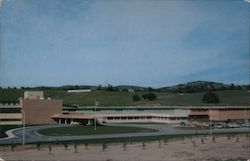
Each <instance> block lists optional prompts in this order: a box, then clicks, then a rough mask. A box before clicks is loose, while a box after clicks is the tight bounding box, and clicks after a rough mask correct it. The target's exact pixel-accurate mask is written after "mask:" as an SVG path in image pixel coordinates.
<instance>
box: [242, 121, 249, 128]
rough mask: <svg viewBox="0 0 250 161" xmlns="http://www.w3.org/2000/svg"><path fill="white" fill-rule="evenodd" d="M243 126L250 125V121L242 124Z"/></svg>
mask: <svg viewBox="0 0 250 161" xmlns="http://www.w3.org/2000/svg"><path fill="white" fill-rule="evenodd" d="M241 127H250V122H245V123H243V124H241Z"/></svg>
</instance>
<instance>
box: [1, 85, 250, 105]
mask: <svg viewBox="0 0 250 161" xmlns="http://www.w3.org/2000/svg"><path fill="white" fill-rule="evenodd" d="M23 92H24V90H22V89H1V90H0V102H3V101H17V100H18V98H19V97H23ZM44 92H45V97H51V98H54V99H63V103H64V104H65V105H70V104H78V105H80V106H93V105H94V101H95V99H96V100H97V101H98V102H100V104H99V105H100V106H136V105H206V104H204V103H202V96H203V94H204V92H200V93H170V92H154V93H155V94H156V95H157V100H156V101H147V100H143V99H142V100H141V101H138V102H134V101H133V100H132V96H133V95H134V94H137V95H139V96H142V95H143V94H145V93H146V92H134V93H129V92H113V91H97V90H94V91H92V92H90V93H67V91H65V90H45V91H44ZM215 93H216V94H218V96H219V98H220V103H218V104H216V105H250V92H249V91H247V90H225V91H216V92H215Z"/></svg>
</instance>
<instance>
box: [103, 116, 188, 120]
mask: <svg viewBox="0 0 250 161" xmlns="http://www.w3.org/2000/svg"><path fill="white" fill-rule="evenodd" d="M139 119H140V120H145V119H147V120H151V119H159V120H186V119H187V117H158V116H121V117H107V120H139Z"/></svg>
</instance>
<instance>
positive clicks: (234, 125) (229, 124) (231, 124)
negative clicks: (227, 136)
mask: <svg viewBox="0 0 250 161" xmlns="http://www.w3.org/2000/svg"><path fill="white" fill-rule="evenodd" d="M227 127H228V128H239V127H240V125H239V124H236V123H234V122H231V123H227Z"/></svg>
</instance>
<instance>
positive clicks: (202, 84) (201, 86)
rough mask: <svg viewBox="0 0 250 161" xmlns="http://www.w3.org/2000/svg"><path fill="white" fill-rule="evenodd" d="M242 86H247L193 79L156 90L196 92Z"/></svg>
mask: <svg viewBox="0 0 250 161" xmlns="http://www.w3.org/2000/svg"><path fill="white" fill-rule="evenodd" d="M242 88H247V86H240V85H234V84H230V85H228V84H224V83H218V82H208V81H194V82H187V83H184V84H178V85H175V86H170V87H162V88H159V89H158V90H159V91H162V92H176V93H196V92H207V91H221V90H235V89H238V90H240V89H242Z"/></svg>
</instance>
